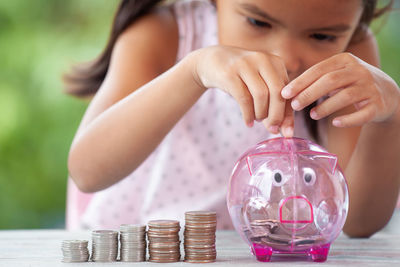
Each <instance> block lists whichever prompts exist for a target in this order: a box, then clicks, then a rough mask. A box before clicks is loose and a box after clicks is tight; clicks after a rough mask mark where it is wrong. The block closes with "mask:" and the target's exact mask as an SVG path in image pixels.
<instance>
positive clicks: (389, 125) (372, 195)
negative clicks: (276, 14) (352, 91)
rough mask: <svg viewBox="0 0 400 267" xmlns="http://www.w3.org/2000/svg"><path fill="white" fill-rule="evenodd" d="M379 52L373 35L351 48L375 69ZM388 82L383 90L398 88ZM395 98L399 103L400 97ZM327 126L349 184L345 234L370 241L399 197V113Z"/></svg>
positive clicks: (382, 85)
mask: <svg viewBox="0 0 400 267" xmlns="http://www.w3.org/2000/svg"><path fill="white" fill-rule="evenodd" d="M377 51H378V50H377V46H376V41H375V38H374V37H373V35H372V34H371V35H370V36H369V37H368V38H367V39H366V40H365V41H363V42H361V43H357V44H354V45H350V46H349V48H348V52H351V53H352V54H354V55H355V56H357V57H358V58H360V59H362V60H364V61H365V62H367V63H369V64H371V65H373V66H376V67H378V66H379V56H378V52H377ZM387 78H388V77H385V78H383V80H384V82H383V83H382V84H380V86H381V88H384V87H386V88H389V87H396V88H397V85H396V84H395V83H394V82H393V80H391V79H387ZM393 83H394V84H393ZM393 97H394V98H397V99H398V98H399V97H398V93H397V94H396V93H394V94H393ZM397 101H399V100H397ZM350 109H354V107H351V108H350ZM348 111H349V109H347V110H342V111H341V112H340V113H342V114H345V113H348ZM338 115H341V114H338V113H335V114H333V115H332V116H330V117H331V118H330V119H329V122H330V121H331V119H333V118H334V117H337V116H338ZM328 125H329V126H328V140H329V143H328V144H326V146H327V147H328V150H330V151H331V152H333V153H336V154H337V155H338V156H339V159H340V164H341V166H342V167H343V168H344V169H345V175H346V177H347V181H348V184H349V191H350V207H349V214H348V217H347V221H346V224H345V226H344V232H345V233H346V234H348V235H349V236H355V237H368V236H370V235H372V234H373V233H375V232H376V231H378V230H380V229H381V228H382V227H383V226H384V225H385V224H386V223H387V222H388V221H389V219H390V218H391V216H392V213H393V210H394V208H395V205H396V200H397V197H398V195H399V188H400V138H399V134H400V110H399V109H398V108H397V111H395V112H394V115H393V116H392V118H389V119H387V120H385V121H383V122H370V123H367V124H364V125H363V126H362V127H351V128H337V127H334V126H332V124H331V123H328Z"/></svg>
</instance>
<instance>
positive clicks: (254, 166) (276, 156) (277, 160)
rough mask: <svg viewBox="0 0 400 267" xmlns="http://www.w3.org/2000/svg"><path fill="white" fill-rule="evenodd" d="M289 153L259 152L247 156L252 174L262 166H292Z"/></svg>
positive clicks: (277, 167)
mask: <svg viewBox="0 0 400 267" xmlns="http://www.w3.org/2000/svg"><path fill="white" fill-rule="evenodd" d="M289 160H290V159H289V156H288V153H276V152H272V153H258V154H253V155H249V156H247V158H246V161H247V167H248V169H249V173H250V175H254V174H255V173H257V172H258V171H259V170H261V169H262V168H272V169H280V170H282V171H283V170H284V169H285V168H287V166H290V162H289Z"/></svg>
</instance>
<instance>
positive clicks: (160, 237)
mask: <svg viewBox="0 0 400 267" xmlns="http://www.w3.org/2000/svg"><path fill="white" fill-rule="evenodd" d="M148 226H149V230H148V232H147V237H148V239H149V256H150V257H149V261H152V262H177V261H179V260H180V258H181V251H180V241H179V230H180V226H179V221H174V220H154V221H149V223H148Z"/></svg>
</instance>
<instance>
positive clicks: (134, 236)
mask: <svg viewBox="0 0 400 267" xmlns="http://www.w3.org/2000/svg"><path fill="white" fill-rule="evenodd" d="M119 231H120V234H121V235H120V241H121V250H120V252H121V255H120V260H121V261H129V262H137V261H145V260H146V225H137V224H122V225H121V226H120V228H119Z"/></svg>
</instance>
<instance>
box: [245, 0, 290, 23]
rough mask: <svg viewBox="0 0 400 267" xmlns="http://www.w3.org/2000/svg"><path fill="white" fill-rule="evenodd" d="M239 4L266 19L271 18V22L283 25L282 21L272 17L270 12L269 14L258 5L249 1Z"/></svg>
mask: <svg viewBox="0 0 400 267" xmlns="http://www.w3.org/2000/svg"><path fill="white" fill-rule="evenodd" d="M239 5H240V7H241V8H243V9H245V10H247V11H248V12H250V13H253V14H255V15H257V16H260V17H262V18H264V19H267V20H269V21H271V22H274V23H276V24H279V25H283V23H282V22H280V21H279V20H277V19H275V18H273V17H271V16H270V15H269V14H267V13H266V12H265V11H263V10H261V9H260V8H259V7H257V6H256V5H252V4H248V3H242V4H239Z"/></svg>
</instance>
